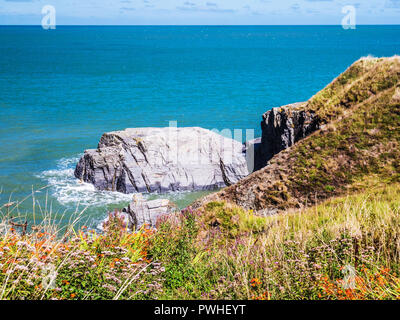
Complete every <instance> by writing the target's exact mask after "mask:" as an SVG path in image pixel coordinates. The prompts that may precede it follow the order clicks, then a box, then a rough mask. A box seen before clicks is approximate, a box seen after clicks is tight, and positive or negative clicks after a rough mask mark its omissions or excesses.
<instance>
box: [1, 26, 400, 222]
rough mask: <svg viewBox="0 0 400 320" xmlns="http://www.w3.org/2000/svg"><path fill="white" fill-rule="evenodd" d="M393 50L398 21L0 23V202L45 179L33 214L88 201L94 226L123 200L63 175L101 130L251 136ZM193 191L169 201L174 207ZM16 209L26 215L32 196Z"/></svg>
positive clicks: (399, 45)
mask: <svg viewBox="0 0 400 320" xmlns="http://www.w3.org/2000/svg"><path fill="white" fill-rule="evenodd" d="M394 54H400V26H357V29H356V30H344V29H342V27H341V26H235V27H230V26H224V27H217V26H215V27H214V26H213V27H211V26H187V27H185V26H179V27H174V26H168V27H167V26H164V27H151V26H149V27H108V26H107V27H82V26H76V27H72V26H57V29H56V30H43V29H42V28H41V27H33V26H29V27H28V26H26V27H25V26H0V188H1V190H2V192H1V193H0V203H5V202H8V201H9V200H10V199H11V200H12V201H15V200H21V199H22V198H23V197H25V196H27V195H29V194H30V193H31V192H32V188H33V189H34V190H36V189H38V188H40V187H43V186H48V187H47V188H46V189H44V190H42V191H41V192H40V193H37V194H36V196H35V197H36V200H37V203H36V205H35V210H36V212H39V211H40V207H42V210H43V207H44V206H46V199H47V207H50V206H51V207H52V210H53V212H59V213H63V212H66V213H65V216H64V218H63V219H64V220H65V221H67V220H68V217H69V216H70V214H71V213H72V212H74V211H75V210H76V209H77V208H78V210H80V209H83V208H85V207H87V210H86V211H85V217H87V218H88V219H89V221H91V222H92V223H95V224H96V223H98V221H100V220H101V219H103V218H104V217H105V215H106V211H107V210H111V209H113V208H117V207H122V206H123V205H124V204H126V203H127V202H128V201H129V199H130V198H131V196H130V195H122V194H118V193H111V192H96V191H95V190H94V189H93V188H92V187H91V186H90V185H86V184H79V183H78V182H77V181H76V180H75V179H74V177H73V169H74V167H75V164H76V163H77V161H78V159H79V157H80V155H81V154H82V153H83V150H84V149H89V148H95V147H96V146H97V142H98V140H99V138H100V136H101V135H102V133H104V132H106V131H112V130H120V129H125V128H127V127H146V126H168V122H169V121H170V120H176V121H178V126H201V127H204V128H208V129H213V128H216V129H219V130H222V129H225V128H227V129H251V128H254V129H255V133H256V136H257V135H260V124H259V123H260V120H261V115H262V114H263V113H264V112H265V111H267V110H268V109H270V108H271V107H275V106H280V105H284V104H287V103H291V102H298V101H304V100H307V99H308V98H310V97H311V96H312V95H313V94H314V93H316V92H317V91H319V90H320V89H322V88H323V87H324V86H325V85H327V84H328V83H329V82H330V81H332V79H333V78H335V77H336V76H337V75H338V74H339V73H341V72H343V71H344V70H345V69H346V68H347V66H349V65H350V64H351V63H352V62H353V61H355V60H357V59H359V58H360V57H362V56H367V55H373V56H391V55H394ZM199 195H200V194H198V193H195V194H187V193H183V194H170V195H168V197H169V198H171V199H172V200H174V201H175V202H177V203H178V205H179V206H181V207H182V206H184V205H186V204H188V203H190V201H192V200H193V199H194V198H196V197H198V196H199ZM152 197H157V196H156V195H153V196H152ZM0 207H1V205H0ZM19 210H20V213H21V214H24V213H25V212H28V213H29V217H30V219H32V218H33V217H32V214H31V212H32V200H31V199H28V200H27V201H26V202H24V203H22V204H21V205H20V206H19Z"/></svg>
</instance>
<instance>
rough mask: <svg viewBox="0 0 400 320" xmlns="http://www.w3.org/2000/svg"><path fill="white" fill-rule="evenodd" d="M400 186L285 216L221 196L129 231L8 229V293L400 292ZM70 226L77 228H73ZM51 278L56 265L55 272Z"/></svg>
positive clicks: (116, 224) (111, 226)
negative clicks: (152, 226)
mask: <svg viewBox="0 0 400 320" xmlns="http://www.w3.org/2000/svg"><path fill="white" fill-rule="evenodd" d="M399 219H400V184H393V185H387V186H383V187H378V188H375V189H371V190H370V191H369V192H368V193H361V194H356V195H349V196H346V197H341V198H336V199H333V200H329V201H326V202H323V203H321V204H319V205H317V206H315V207H313V208H309V209H304V210H300V211H293V212H288V213H287V214H284V215H274V216H269V217H257V216H255V215H254V214H253V213H252V212H246V211H245V210H243V209H241V208H239V207H235V206H232V205H229V204H226V203H223V202H215V203H210V204H208V205H207V206H206V207H204V208H202V209H199V210H195V211H192V210H190V209H188V210H185V211H183V212H182V213H180V214H178V215H175V216H172V217H166V218H164V219H162V220H160V222H159V225H158V230H157V232H155V231H153V230H150V229H146V228H144V229H143V230H141V231H140V232H137V233H129V232H127V231H126V226H125V225H124V223H123V221H122V220H121V219H120V218H119V216H118V214H112V215H111V216H110V219H109V223H108V224H107V225H106V226H105V231H104V233H103V234H97V233H95V232H94V231H92V230H87V229H86V228H82V229H81V230H79V231H77V232H73V231H71V232H70V234H69V235H68V233H66V234H65V235H64V236H63V237H60V236H58V237H56V235H55V234H51V233H48V232H47V231H45V230H43V229H42V230H36V231H32V232H31V233H29V234H26V235H23V234H22V233H21V232H18V231H17V230H15V229H14V228H9V229H4V230H3V232H5V233H3V234H2V236H1V241H0V287H1V292H0V294H1V298H2V299H398V298H400V274H399V263H400V254H399V253H400V242H399V239H400V225H399V223H398V221H399ZM70 230H73V229H70ZM54 271H55V273H54V277H53V278H52V276H51V273H52V272H54Z"/></svg>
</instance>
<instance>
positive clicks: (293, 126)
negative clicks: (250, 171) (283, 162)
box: [255, 103, 319, 170]
mask: <svg viewBox="0 0 400 320" xmlns="http://www.w3.org/2000/svg"><path fill="white" fill-rule="evenodd" d="M303 106H304V103H294V104H290V105H286V106H282V107H280V108H272V109H271V110H269V111H267V112H266V113H264V114H263V116H262V121H261V130H262V137H261V145H260V147H259V151H258V153H257V156H256V161H255V169H256V170H259V169H261V168H263V167H265V166H266V164H267V162H268V161H269V160H270V159H271V158H272V157H273V156H274V155H275V154H277V153H279V152H281V151H282V150H285V149H286V148H289V147H291V146H292V145H293V144H295V143H296V142H298V141H299V140H301V139H303V138H305V137H307V136H308V135H310V134H311V133H312V132H314V131H316V130H317V129H318V128H319V119H318V117H316V116H315V113H313V112H309V111H307V110H303V109H302V108H303Z"/></svg>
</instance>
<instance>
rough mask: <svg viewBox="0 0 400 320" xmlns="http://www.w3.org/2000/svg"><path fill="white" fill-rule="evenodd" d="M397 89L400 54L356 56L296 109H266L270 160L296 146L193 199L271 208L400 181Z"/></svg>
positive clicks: (304, 203)
mask: <svg viewBox="0 0 400 320" xmlns="http://www.w3.org/2000/svg"><path fill="white" fill-rule="evenodd" d="M399 92H400V58H399V57H392V58H364V59H361V60H359V61H357V62H356V63H354V64H353V65H352V66H351V67H349V68H348V69H347V70H346V71H345V72H344V73H343V74H341V75H340V76H339V77H338V78H336V79H335V80H334V81H332V83H330V84H329V85H328V86H327V87H326V88H325V89H323V90H322V91H320V92H319V93H317V94H316V95H315V96H313V97H312V98H311V99H310V100H309V101H307V102H306V103H305V104H302V105H297V107H295V108H294V109H295V110H296V112H293V111H289V110H287V109H286V110H281V111H279V109H278V110H276V109H275V110H271V111H270V112H269V113H266V114H265V115H264V121H263V126H264V128H263V141H262V143H261V145H262V150H263V154H264V157H265V158H264V161H265V160H266V159H268V158H269V157H271V156H273V154H274V153H276V152H279V150H282V149H284V148H285V147H286V146H290V148H287V149H285V150H282V151H281V152H279V153H278V154H276V155H274V156H273V157H272V158H271V159H270V160H269V162H268V165H266V166H265V167H264V168H262V169H260V170H259V171H256V172H254V173H252V174H251V175H249V176H248V177H246V178H244V179H243V180H241V181H240V182H238V183H236V184H235V185H232V186H230V187H227V188H225V189H223V190H221V191H220V192H218V193H215V194H212V195H209V196H207V197H205V198H203V199H201V200H200V201H198V202H196V203H195V204H194V206H195V207H197V206H201V205H203V204H205V203H207V202H209V201H221V200H224V201H227V202H231V203H234V204H237V205H239V206H241V207H244V208H246V209H253V210H256V211H258V212H259V213H263V214H273V213H277V212H279V211H282V212H283V211H286V210H288V209H290V208H299V207H302V206H308V205H313V204H315V203H316V202H318V201H320V200H324V199H327V198H330V197H335V196H339V195H343V194H348V193H349V191H353V192H356V191H357V190H364V189H365V188H371V187H374V186H376V185H379V184H382V183H383V184H387V183H391V182H399V181H400V99H399V96H400V95H399ZM290 112H291V114H292V117H290V116H289V114H290ZM290 119H291V120H290ZM296 123H297V126H296ZM292 124H293V127H292ZM299 124H300V125H299ZM318 128H319V129H318ZM314 129H315V130H316V131H314V132H313V133H312V134H310V135H309V136H307V137H305V138H303V139H301V138H302V137H304V136H306V135H307V134H308V133H310V132H312V131H313V130H314ZM274 139H276V141H275V142H274V141H273V140H274ZM299 139H300V140H299ZM298 140H299V141H298ZM296 141H298V142H296Z"/></svg>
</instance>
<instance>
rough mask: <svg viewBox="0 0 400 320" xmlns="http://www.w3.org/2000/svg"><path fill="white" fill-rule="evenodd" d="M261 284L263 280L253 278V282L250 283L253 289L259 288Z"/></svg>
mask: <svg viewBox="0 0 400 320" xmlns="http://www.w3.org/2000/svg"><path fill="white" fill-rule="evenodd" d="M261 283H262V282H261V280H260V279H258V278H253V279H251V281H250V285H251V286H252V287H257V286H259V285H260V284H261Z"/></svg>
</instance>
